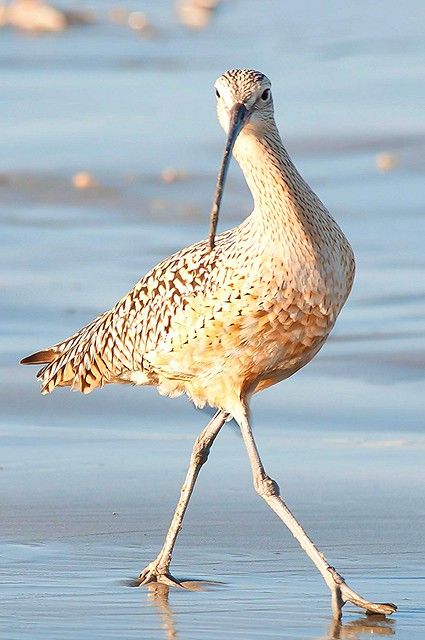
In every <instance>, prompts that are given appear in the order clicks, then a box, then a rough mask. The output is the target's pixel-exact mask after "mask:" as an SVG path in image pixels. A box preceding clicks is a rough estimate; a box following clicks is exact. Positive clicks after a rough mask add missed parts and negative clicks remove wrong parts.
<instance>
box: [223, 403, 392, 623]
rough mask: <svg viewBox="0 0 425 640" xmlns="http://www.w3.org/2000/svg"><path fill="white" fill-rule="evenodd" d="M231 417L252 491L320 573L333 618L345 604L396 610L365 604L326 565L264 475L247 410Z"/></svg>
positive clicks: (378, 610)
mask: <svg viewBox="0 0 425 640" xmlns="http://www.w3.org/2000/svg"><path fill="white" fill-rule="evenodd" d="M234 417H235V419H236V420H237V421H238V423H239V426H240V428H241V432H242V437H243V439H244V443H245V446H246V449H247V451H248V456H249V461H250V463H251V470H252V476H253V481H254V487H255V490H256V491H257V493H258V494H259V495H260V496H261V497H262V498H263V499H264V500H265V501H266V502H267V504H268V505H269V507H271V508H272V509H273V511H274V512H275V513H276V514H277V515H278V516H279V518H280V519H281V520H282V521H283V522H284V524H285V525H286V526H287V527H288V529H289V531H290V532H291V533H292V535H293V536H294V538H295V539H296V540H297V541H298V543H299V544H300V546H301V548H302V549H304V551H305V552H306V553H307V555H308V556H309V558H310V559H311V560H312V561H313V563H314V564H315V565H316V567H317V568H318V570H319V571H320V573H321V574H322V576H323V578H324V580H325V582H326V584H327V585H328V587H329V589H330V591H331V594H332V610H333V613H334V616H335V617H336V618H338V619H339V618H340V617H341V614H342V607H343V606H344V604H345V603H346V602H351V603H352V604H355V605H357V606H358V607H361V608H363V609H365V610H366V611H368V612H371V613H381V614H387V615H388V614H391V613H394V612H395V611H396V609H397V607H396V606H395V605H394V604H391V603H387V604H384V603H375V602H368V601H367V600H365V599H364V598H362V596H360V595H359V594H358V593H356V592H355V591H353V590H352V589H350V587H349V586H348V585H347V583H346V582H345V580H344V578H343V577H342V576H341V575H340V574H339V573H338V572H337V571H336V570H335V569H334V567H332V566H331V565H330V564H329V562H328V561H327V559H326V558H325V556H324V555H323V553H321V552H320V551H319V550H318V548H317V547H316V546H315V544H314V543H313V541H312V540H311V538H310V537H309V536H308V535H307V533H306V532H305V531H304V529H303V528H302V526H301V525H300V524H299V522H298V521H297V520H296V518H295V516H294V515H293V514H292V513H291V511H290V510H289V509H288V507H287V506H286V504H285V502H284V501H283V500H282V498H281V497H280V490H279V487H278V485H277V483H276V482H275V481H274V480H272V479H271V478H270V477H269V476H268V475H267V474H266V472H265V470H264V467H263V463H262V462H261V458H260V455H259V453H258V449H257V445H256V443H255V440H254V436H253V433H252V430H251V425H250V423H249V419H248V411H247V410H246V409H245V408H243V409H242V410H241V411H240V412H239V416H234Z"/></svg>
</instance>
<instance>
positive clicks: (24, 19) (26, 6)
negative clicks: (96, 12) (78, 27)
mask: <svg viewBox="0 0 425 640" xmlns="http://www.w3.org/2000/svg"><path fill="white" fill-rule="evenodd" d="M92 21H93V14H92V12H90V11H62V10H60V9H57V8H55V7H53V6H51V5H48V4H47V3H45V2H43V0H13V2H10V3H9V4H8V5H1V7H0V26H4V25H10V26H12V27H15V28H17V29H22V30H23V31H33V32H43V31H44V32H58V31H63V30H64V29H66V28H67V27H68V26H69V25H74V24H87V23H89V22H92Z"/></svg>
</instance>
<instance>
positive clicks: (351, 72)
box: [0, 0, 425, 640]
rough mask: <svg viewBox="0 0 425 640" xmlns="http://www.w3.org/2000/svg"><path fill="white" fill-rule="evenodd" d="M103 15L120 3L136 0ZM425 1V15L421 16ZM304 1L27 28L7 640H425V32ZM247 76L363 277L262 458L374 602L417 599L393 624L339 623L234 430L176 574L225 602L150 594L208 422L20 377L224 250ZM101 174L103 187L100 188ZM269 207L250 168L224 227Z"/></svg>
mask: <svg viewBox="0 0 425 640" xmlns="http://www.w3.org/2000/svg"><path fill="white" fill-rule="evenodd" d="M59 4H62V6H65V5H66V4H67V3H59ZM92 4H93V5H94V8H95V9H97V11H99V10H100V9H99V8H101V9H102V7H103V9H102V10H103V11H106V8H107V7H106V5H107V6H108V7H109V6H110V5H112V4H113V3H109V2H106V0H103V4H102V5H101V4H100V3H96V2H93V3H92ZM413 5H414V13H415V15H417V16H418V15H420V12H421V11H422V12H423V8H422V4H421V3H417V2H414V3H413ZM413 5H412V7H413ZM152 6H153V5H152ZM280 7H281V5H280V3H278V2H277V1H276V2H270V7H269V8H268V10H267V11H266V10H264V9H263V5H262V4H261V10H260V4H259V3H255V2H246V3H244V4H243V5H242V4H241V3H236V2H235V3H230V2H229V3H225V4H224V5H223V7H221V8H220V10H218V11H217V13H216V15H215V16H214V17H213V19H212V21H211V24H210V26H209V27H208V29H207V30H205V31H203V32H200V33H196V34H194V33H192V32H190V33H188V32H186V31H185V30H184V29H183V28H182V27H181V26H178V24H177V22H176V18H175V15H174V13H173V11H172V10H171V9H170V5H168V4H167V3H157V4H155V7H154V6H153V8H152V13H151V15H150V16H149V17H150V19H151V20H152V23H153V24H154V25H155V27H158V37H157V38H155V39H152V41H145V40H143V39H140V38H138V37H137V36H136V35H135V34H133V33H131V32H130V31H129V30H127V31H125V30H123V29H121V27H119V26H117V25H115V26H114V25H111V24H108V23H102V22H100V21H97V22H95V23H94V24H93V25H91V26H87V27H85V28H84V29H80V30H79V29H75V30H72V31H71V30H70V31H69V32H67V33H66V34H62V35H57V36H46V37H43V38H30V37H26V38H22V36H18V35H17V34H16V33H14V32H11V31H6V30H5V31H3V32H2V36H4V37H3V40H2V42H1V44H0V66H1V68H2V74H3V76H2V84H3V89H2V98H3V100H4V104H5V105H6V107H7V108H6V109H5V115H4V131H3V134H4V136H3V138H4V139H3V143H4V153H3V156H2V159H1V160H0V197H1V200H2V203H3V206H2V211H1V214H0V233H1V237H2V251H1V252H0V274H1V275H0V288H1V301H0V305H1V312H0V383H1V384H0V406H1V415H0V433H1V440H2V448H1V453H0V505H1V518H0V536H1V543H0V554H1V563H0V601H1V612H0V633H1V635H2V637H4V638H6V639H7V640H15V639H16V640H17V639H19V640H20V639H21V638H23V637H25V636H29V637H31V638H34V639H37V638H40V639H41V638H43V640H45V639H46V638H47V639H49V638H52V639H53V638H58V637H60V638H64V639H66V638H69V639H77V638H78V639H79V640H81V639H82V638H93V639H94V638H109V637H119V638H133V637H138V638H144V639H147V640H160V639H162V638H168V639H169V638H177V639H178V640H190V639H191V638H193V639H195V638H196V639H198V638H217V637H230V636H232V637H234V638H239V637H240V638H253V639H254V638H256V639H257V638H261V639H263V638H276V639H277V638H287V639H288V640H293V639H296V638H299V639H302V640H310V639H311V640H313V639H314V640H319V639H321V640H324V639H326V640H333V639H334V638H341V639H342V638H347V639H348V638H350V639H358V640H363V639H364V638H368V637H370V636H371V635H375V636H376V635H378V636H379V635H382V636H391V637H394V638H395V639H396V640H419V639H422V638H423V636H424V632H425V576H424V563H423V558H424V546H425V545H424V540H425V522H424V521H425V499H424V490H423V488H424V482H425V471H424V468H425V465H424V459H425V435H424V399H423V397H424V378H425V364H424V363H425V340H424V337H425V329H424V316H425V286H424V282H425V260H424V250H423V238H424V237H425V216H424V211H423V202H424V188H423V184H424V163H423V157H424V153H423V152H424V139H425V128H424V125H423V113H422V107H421V104H422V103H423V97H424V96H423V87H424V86H425V85H424V83H423V68H424V67H423V62H424V56H425V49H424V46H423V42H424V40H423V33H422V31H421V29H422V27H421V26H420V24H421V23H420V20H419V19H417V20H415V21H413V20H411V19H410V20H407V18H406V12H405V11H404V10H403V9H402V8H401V7H400V6H399V4H398V3H395V2H389V3H387V4H386V8H385V15H384V14H383V13H382V12H381V13H380V10H379V9H373V10H372V9H371V6H370V4H368V3H358V4H356V6H355V7H354V6H353V7H352V9H350V10H349V9H348V5H347V7H345V8H342V5H341V4H340V3H337V4H336V3H334V2H331V1H329V2H326V3H324V7H323V11H322V12H321V13H320V16H318V15H316V16H313V15H312V13H311V11H310V10H309V9H308V8H307V5H306V6H304V5H303V6H301V5H299V6H298V5H297V6H296V5H295V4H294V5H292V3H289V4H288V6H287V7H286V11H285V12H282V10H281V9H280ZM336 7H337V8H338V11H336V10H335V8H336ZM130 8H132V9H134V10H136V9H137V7H136V6H134V7H130ZM366 9H367V11H368V12H370V13H369V14H368V20H367V21H365V18H364V10H366ZM146 10H147V9H146ZM268 11H270V12H271V13H270V14H269V13H268ZM412 11H413V8H412ZM248 14H250V15H251V18H249V16H248V17H247V15H248ZM271 14H273V16H274V20H273V28H272V29H271V27H270V15H271ZM276 16H277V17H276ZM278 18H279V19H278ZM279 20H280V22H279ZM252 24H255V25H256V27H255V29H253V27H252ZM235 25H238V28H237V29H236V27H235ZM394 25H396V26H397V29H396V31H397V33H395V27H394ZM278 27H279V28H278ZM270 29H271V31H270ZM224 36H226V37H224ZM254 36H255V37H254ZM248 43H249V46H248ZM23 45H24V46H23ZM238 65H239V66H254V67H257V68H260V69H264V71H266V72H267V73H268V75H269V76H270V77H271V78H272V80H273V86H274V95H275V103H276V105H277V120H278V123H279V126H280V129H281V131H282V133H283V135H284V138H285V140H286V141H287V145H288V148H289V149H290V151H291V152H292V154H293V156H294V159H295V161H296V164H297V166H298V167H299V168H300V170H301V172H302V173H303V175H305V177H306V178H307V180H308V181H309V183H310V184H311V185H312V186H313V188H314V189H315V190H316V191H317V192H318V194H319V195H320V197H321V198H322V199H323V200H324V201H325V202H326V204H327V205H328V207H329V208H330V210H331V211H332V212H333V213H334V215H335V216H336V218H337V219H338V221H339V223H340V224H341V226H342V227H343V229H344V231H345V232H346V234H347V236H348V237H349V238H350V240H351V241H352V244H353V246H354V249H355V253H356V256H357V264H358V271H357V277H356V282H355V287H354V290H353V293H352V296H351V297H350V300H349V303H348V305H347V307H346V308H345V309H344V311H343V313H342V314H341V317H340V319H339V321H338V323H337V327H336V329H335V331H334V333H333V335H332V338H331V339H330V340H329V342H328V344H327V345H326V346H325V348H324V349H323V350H322V351H321V353H320V354H319V355H318V357H317V358H316V359H315V360H314V361H313V362H312V363H311V364H310V365H309V366H308V367H307V368H306V369H305V370H303V371H301V372H299V373H298V374H297V375H296V376H294V377H293V378H292V379H290V380H288V381H286V382H285V383H283V384H281V385H278V386H276V387H274V388H272V389H269V390H267V391H265V392H263V393H262V394H261V395H259V396H258V397H257V398H255V399H254V402H253V413H254V425H255V430H256V434H257V438H258V443H259V447H260V450H261V453H262V455H263V457H264V462H265V465H266V468H267V470H268V472H269V473H270V475H272V476H273V477H275V478H276V479H277V480H278V482H279V484H280V486H281V490H282V494H283V495H284V496H285V497H286V498H287V500H288V503H289V506H290V507H291V508H292V509H293V510H294V512H295V514H297V515H298V516H299V518H300V519H301V521H302V523H303V524H304V525H305V526H306V528H307V530H308V531H309V532H310V533H311V535H312V537H313V539H314V540H315V541H316V542H317V544H318V545H319V546H320V547H321V548H322V550H323V551H324V552H325V553H326V554H327V555H328V556H329V559H330V560H331V561H332V562H333V563H334V564H335V566H336V567H337V568H338V569H339V570H340V571H341V573H342V574H343V575H344V576H345V577H346V578H347V580H349V581H350V583H351V584H352V586H353V588H355V589H357V590H358V591H359V592H361V593H363V594H364V595H365V596H368V597H371V598H373V599H376V600H378V601H379V600H382V601H393V602H395V603H396V604H397V605H398V606H399V611H398V612H397V614H396V615H395V616H393V617H392V618H391V619H388V620H385V619H379V618H371V617H366V616H364V615H362V614H361V612H359V611H356V610H355V609H354V607H351V606H347V607H346V610H345V611H344V614H345V615H344V620H343V624H342V625H341V626H338V625H333V624H332V620H331V617H330V601H329V595H328V593H327V590H326V588H325V586H324V584H323V583H322V580H321V578H320V576H319V575H318V574H317V572H316V570H315V569H314V567H313V566H312V565H311V564H310V562H309V561H308V559H307V558H306V557H304V555H303V553H302V552H301V551H300V550H299V549H298V547H297V545H296V543H295V542H294V541H293V539H292V538H291V536H290V535H289V534H288V533H287V532H286V531H285V530H284V528H283V526H281V524H280V522H279V521H277V520H276V518H275V517H274V515H273V514H272V513H269V511H268V510H267V508H266V506H265V505H264V504H263V503H262V502H261V501H260V500H259V499H258V498H257V497H256V496H255V494H254V492H253V490H252V487H251V481H250V475H249V469H248V463H247V460H246V456H245V453H244V450H243V446H242V442H241V439H240V437H239V435H238V433H237V431H236V429H235V428H234V427H233V426H232V425H231V424H229V425H227V426H226V428H225V429H224V430H223V432H222V434H220V437H219V439H218V440H217V442H216V444H215V445H214V449H213V451H212V453H211V456H210V460H209V462H208V464H207V465H206V467H205V468H204V469H203V470H202V473H201V476H200V479H199V485H198V487H197V489H196V492H195V495H194V497H193V500H192V502H191V506H190V509H189V512H188V514H187V519H186V521H185V526H184V529H183V531H182V533H181V536H180V538H179V541H178V543H177V547H176V550H175V554H174V563H173V571H174V573H175V575H176V576H177V577H178V578H187V579H190V580H195V581H199V582H195V584H196V585H197V586H199V587H202V588H201V589H200V590H196V591H178V590H173V591H171V592H170V593H169V594H168V593H167V592H166V591H164V590H162V589H159V590H155V589H136V588H132V587H130V586H129V581H130V580H131V579H132V578H135V577H136V576H137V574H138V572H139V571H140V570H141V569H142V568H143V567H144V566H145V565H146V564H147V563H148V562H149V561H150V560H152V559H153V557H154V555H155V554H156V553H157V551H158V550H159V548H160V546H161V544H162V540H163V536H164V533H165V530H166V528H167V526H168V523H169V519H170V517H171V513H172V510H173V508H174V504H175V500H176V499H177V496H178V491H179V486H180V483H181V482H182V480H183V477H184V473H185V468H186V464H187V461H188V457H189V453H190V450H191V446H192V442H193V440H194V438H195V437H196V435H197V433H198V432H199V431H200V429H201V428H202V426H203V425H204V424H205V423H206V422H207V420H208V415H207V414H206V413H204V412H200V411H196V410H195V409H193V408H192V407H191V406H190V404H189V403H187V402H186V401H185V400H183V399H178V400H167V399H164V398H161V397H159V396H158V395H157V394H156V393H155V391H154V390H149V389H133V388H124V387H110V388H107V389H104V390H102V391H100V392H96V393H94V394H92V395H90V396H87V397H82V396H80V395H79V394H72V393H69V391H67V390H59V391H57V392H55V393H54V394H53V395H52V396H49V397H41V396H40V395H39V393H38V386H37V383H36V381H35V379H34V374H35V370H34V369H28V368H24V367H19V366H17V362H18V360H19V359H20V358H21V357H22V356H23V355H26V354H28V353H30V352H32V351H35V350H36V349H38V348H41V347H43V346H45V345H48V344H52V343H54V342H55V341H56V340H59V339H60V338H63V337H64V336H66V335H69V334H71V333H72V332H74V331H75V330H76V329H77V328H78V327H80V326H82V325H83V324H85V323H86V322H87V321H88V320H90V319H91V318H93V317H94V316H96V315H97V314H98V313H99V312H101V311H103V310H104V309H106V308H108V307H109V306H111V305H112V304H114V302H115V301H116V300H117V299H118V298H119V297H120V296H121V295H123V293H125V291H126V290H128V289H129V288H130V287H131V286H132V285H133V284H134V282H135V281H136V280H137V279H138V278H139V277H140V276H141V275H142V274H143V273H144V272H145V271H146V270H147V269H148V268H149V267H150V266H152V265H153V264H155V263H156V262H157V261H158V260H159V259H161V258H162V257H164V256H166V255H168V254H170V253H171V252H172V251H174V250H176V249H178V248H180V247H182V246H184V245H186V244H189V243H190V242H194V241H196V240H198V239H199V238H201V237H204V236H205V234H206V232H207V228H208V210H209V206H210V202H211V197H212V190H213V188H214V184H215V172H216V169H217V163H218V159H219V157H220V154H221V147H222V143H223V140H222V133H221V132H220V131H219V128H218V126H217V124H216V122H215V116H214V99H213V95H212V90H211V86H212V82H213V81H214V79H215V77H216V76H217V75H218V74H219V73H220V72H221V71H223V69H224V68H227V67H231V66H238ZM407 113H408V114H409V117H408V118H407V117H406V114H407ZM382 154H387V157H388V156H389V157H390V159H391V158H392V157H394V158H396V159H397V162H396V163H395V164H394V166H391V162H390V163H389V165H388V166H389V167H390V169H391V170H382V166H385V164H384V165H382V164H381V165H380V160H379V158H381V159H382ZM380 167H381V168H380ZM170 168H171V169H172V171H171V172H170V171H168V173H167V170H168V169H170ZM164 171H165V173H164ZM78 172H89V173H90V175H91V176H92V177H93V186H91V187H90V188H83V189H77V188H76V187H75V186H74V183H73V180H74V178H75V175H76V174H77V173H78ZM164 176H165V178H164ZM167 176H175V178H176V179H174V178H173V180H172V181H171V182H167ZM250 208H251V201H250V197H249V194H247V192H246V188H245V186H244V184H243V179H242V178H241V176H240V174H239V172H238V170H237V169H236V168H235V167H233V168H232V171H231V174H230V177H229V183H228V189H227V191H226V194H225V201H224V208H223V213H222V219H221V225H222V228H225V227H226V226H231V225H234V224H237V223H238V222H239V221H240V219H241V218H242V217H243V215H244V213H245V212H249V211H250Z"/></svg>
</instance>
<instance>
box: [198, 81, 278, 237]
mask: <svg viewBox="0 0 425 640" xmlns="http://www.w3.org/2000/svg"><path fill="white" fill-rule="evenodd" d="M214 86H215V93H216V97H217V114H218V119H219V121H220V124H221V126H222V127H223V129H224V130H225V132H226V133H227V140H226V146H225V149H224V156H223V161H222V164H221V168H220V172H219V174H218V179H217V189H216V192H215V197H214V202H213V206H212V210H211V228H210V235H209V244H210V247H211V248H212V247H213V246H214V242H215V231H216V228H217V221H218V214H219V211H220V204H221V198H222V194H223V189H224V184H225V181H226V176H227V170H228V168H229V163H230V158H231V153H232V149H233V146H234V144H235V142H236V139H237V137H238V135H239V134H240V132H241V131H242V130H245V131H247V130H249V131H250V132H252V133H254V134H255V135H257V136H258V137H261V136H262V135H263V133H264V131H265V129H266V128H267V126H268V125H270V124H272V123H274V117H273V100H272V94H271V83H270V80H269V79H268V78H267V77H266V76H265V75H264V74H263V73H260V72H259V71H253V70H252V69H232V70H230V71H226V73H223V75H222V76H220V77H219V78H218V79H217V80H216V82H215V85H214Z"/></svg>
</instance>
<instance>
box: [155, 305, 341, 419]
mask: <svg viewBox="0 0 425 640" xmlns="http://www.w3.org/2000/svg"><path fill="white" fill-rule="evenodd" d="M334 316H335V314H334V313H332V311H331V310H330V309H329V308H328V307H327V306H326V304H324V301H323V299H322V300H321V301H318V300H314V299H313V298H312V297H311V296H305V295H304V294H303V295H295V294H293V295H292V296H291V301H290V302H288V296H287V295H286V296H283V295H276V296H275V297H274V298H273V299H272V300H269V301H267V303H266V302H261V303H260V304H258V299H257V301H256V304H253V305H246V306H244V307H240V308H239V310H238V312H237V313H235V309H234V308H228V309H226V308H224V309H222V310H221V311H220V312H218V313H216V314H215V315H212V317H210V318H209V319H206V318H204V319H203V322H202V323H199V326H198V329H197V330H196V332H192V333H190V331H188V329H187V324H186V325H185V327H186V328H185V330H184V331H183V330H180V334H179V335H177V329H176V335H174V337H173V339H172V340H171V341H170V342H169V343H168V344H167V345H164V348H163V349H162V350H161V349H158V348H157V349H156V351H155V354H154V357H153V359H152V360H151V366H152V370H154V371H155V375H156V376H157V379H158V389H159V391H160V392H161V393H164V394H165V395H169V396H176V395H179V394H181V393H186V394H187V395H188V396H189V397H190V398H191V399H192V400H193V401H194V402H195V404H196V405H198V406H203V405H205V404H209V405H211V406H214V407H219V408H223V409H226V410H229V409H230V408H231V406H232V405H233V403H234V402H235V401H239V399H240V398H241V397H243V396H245V395H247V394H251V393H254V392H256V391H259V390H261V389H263V388H266V387H268V386H270V385H272V384H275V383H276V382H279V381H280V380H283V379H285V378H288V377H289V376H290V375H292V374H293V373H295V372H296V371H297V370H298V369H300V368H301V367H303V366H304V365H305V364H307V363H308V362H309V361H310V360H311V359H312V358H313V356H314V355H315V354H316V353H317V351H318V350H319V349H320V347H321V346H322V345H323V343H324V341H325V340H326V337H327V336H328V334H329V332H330V330H331V328H332V326H333V323H334V319H335V317H334ZM201 325H202V326H201ZM179 326H180V327H181V326H182V325H179ZM148 359H149V355H148Z"/></svg>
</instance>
